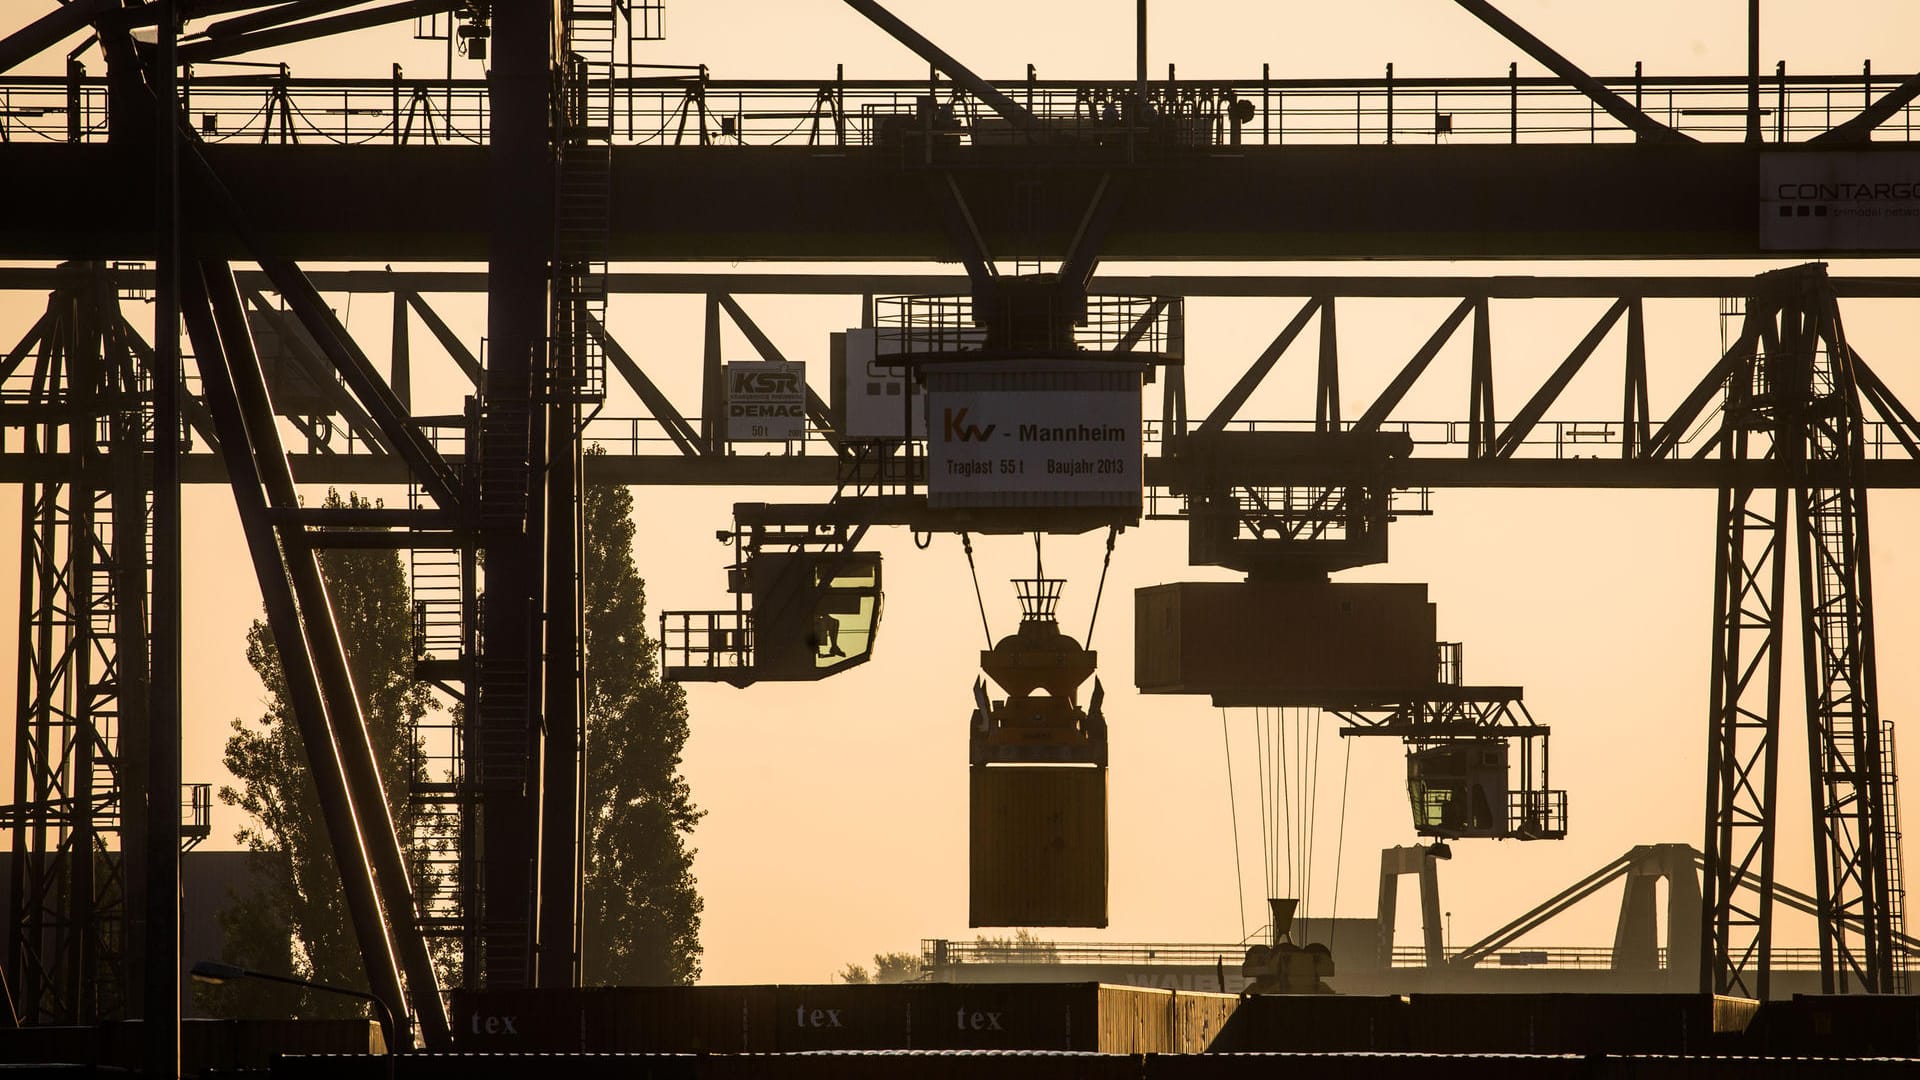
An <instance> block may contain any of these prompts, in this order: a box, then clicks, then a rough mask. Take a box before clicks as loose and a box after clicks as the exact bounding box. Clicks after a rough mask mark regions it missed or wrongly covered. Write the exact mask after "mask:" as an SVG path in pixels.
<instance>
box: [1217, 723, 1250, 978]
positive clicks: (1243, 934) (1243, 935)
mask: <svg viewBox="0 0 1920 1080" xmlns="http://www.w3.org/2000/svg"><path fill="white" fill-rule="evenodd" d="M1220 743H1221V745H1222V746H1223V747H1225V749H1226V755H1227V811H1228V813H1229V815H1230V816H1231V818H1232V821H1233V885H1234V897H1235V898H1236V899H1238V900H1239V901H1240V941H1241V943H1242V944H1245V942H1246V940H1247V881H1246V878H1245V877H1244V876H1243V875H1242V874H1241V872H1240V803H1239V801H1238V800H1236V799H1235V798H1234V795H1233V739H1232V737H1231V736H1229V735H1228V734H1227V710H1225V709H1221V710H1220Z"/></svg>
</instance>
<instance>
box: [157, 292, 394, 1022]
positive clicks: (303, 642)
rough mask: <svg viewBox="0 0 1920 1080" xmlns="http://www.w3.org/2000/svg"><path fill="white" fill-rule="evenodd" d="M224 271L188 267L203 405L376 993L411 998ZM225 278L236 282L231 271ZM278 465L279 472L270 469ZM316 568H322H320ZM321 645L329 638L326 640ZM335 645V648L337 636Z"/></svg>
mask: <svg viewBox="0 0 1920 1080" xmlns="http://www.w3.org/2000/svg"><path fill="white" fill-rule="evenodd" d="M224 272H225V267H224V265H220V264H205V265H204V266H203V267H202V268H200V269H199V270H197V271H196V272H195V273H193V274H191V275H183V277H184V278H185V280H184V282H183V285H184V288H183V298H184V300H185V303H184V304H183V305H182V311H183V314H184V316H185V318H186V321H187V329H188V331H189V333H191V334H192V336H193V341H194V352H195V353H196V354H197V356H198V358H199V364H200V375H201V380H202V385H203V386H204V387H205V392H206V398H207V405H208V407H209V408H210V409H211V410H212V412H213V415H214V420H215V422H216V423H217V424H218V425H219V429H220V442H221V448H222V453H223V454H224V456H225V457H226V463H227V472H228V476H229V478H230V480H231V482H232V486H233V495H234V503H235V506H236V508H237V509H238V511H239V515H240V524H241V528H242V530H243V531H244V532H245V533H246V537H247V548H248V550H249V551H250V552H251V554H252V557H253V564H254V571H255V574H256V576H257V577H258V578H259V581H260V594H261V601H262V603H263V605H264V606H265V608H266V612H267V626H268V629H269V631H270V632H271V633H272V635H273V641H274V645H275V646H276V648H277V649H278V651H279V655H280V668H281V673H282V675H283V677H284V679H285V683H286V689H287V697H288V701H289V703H290V704H291V706H292V710H291V711H292V713H293V717H294V721H295V723H296V724H297V725H298V727H299V729H300V737H301V741H302V742H303V743H305V745H306V750H307V762H308V766H309V770H310V773H311V775H312V777H313V781H314V788H315V790H316V793H317V794H318V796H319V803H320V812H321V817H322V819H323V821H324V822H325V824H326V833H327V839H328V842H329V843H330V845H331V846H332V849H333V856H334V864H335V866H337V867H338V869H339V871H340V881H341V885H342V888H343V892H344V895H345V899H346V904H347V913H348V918H349V919H350V920H351V921H352V924H353V932H354V936H355V939H356V940H357V941H358V943H359V946H360V954H361V958H362V961H363V962H364V964H365V966H366V973H367V983H368V986H369V988H370V989H371V991H372V992H373V994H374V995H375V996H377V997H379V998H380V999H381V1000H383V1001H385V1002H387V1003H388V1004H389V1005H390V1006H392V1007H394V1008H396V1009H397V1008H400V1007H402V1006H403V1005H404V1003H405V1001H406V997H405V994H404V991H403V990H402V986H401V980H400V965H399V960H398V959H397V957H396V956H395V953H394V949H393V942H392V939H391V937H390V936H389V934H388V927H387V920H386V914H385V913H383V912H382V910H381V905H380V899H379V894H378V891H377V889H376V886H375V884H374V874H373V864H372V861H371V860H370V859H369V857H368V853H367V835H366V830H367V829H368V828H370V827H371V826H372V824H373V823H371V822H365V821H362V820H361V819H360V817H359V816H358V815H357V814H356V813H355V808H354V800H353V796H352V789H351V786H350V785H349V783H348V780H347V774H346V771H345V769H344V767H343V765H342V761H341V748H340V746H339V744H338V741H337V740H336V739H335V737H334V731H333V726H332V725H331V724H330V723H329V722H328V718H327V707H328V703H327V701H326V698H325V696H324V695H323V693H322V688H321V679H320V676H319V674H318V671H317V665H316V660H315V655H314V654H315V645H316V642H315V641H314V640H312V639H310V638H309V634H308V629H309V623H308V622H307V621H305V620H303V615H305V616H306V617H307V619H310V620H313V621H314V622H318V621H320V620H325V626H326V628H327V629H329V630H331V629H332V616H331V613H330V612H329V611H328V610H327V609H326V607H325V605H324V601H323V604H322V607H321V609H320V611H319V612H317V613H316V612H314V611H312V610H308V611H306V612H303V611H302V610H301V605H300V604H299V602H298V601H297V599H296V595H297V589H296V585H295V565H294V564H295V563H296V562H298V561H300V560H302V559H304V560H305V561H306V563H307V564H308V565H309V566H312V565H313V554H312V552H311V551H310V550H296V549H295V545H291V544H289V545H287V546H286V547H285V548H283V547H282V545H281V543H280V538H279V537H277V536H276V535H275V530H274V527H273V525H272V517H271V515H270V513H269V506H268V502H269V495H268V491H269V489H270V488H273V487H279V488H282V489H284V490H290V489H291V487H292V479H291V476H290V474H287V473H286V459H285V457H284V455H281V454H279V453H278V441H277V440H278V435H277V433H275V432H274V431H273V428H272V425H273V424H274V422H275V421H274V418H273V416H272V413H271V411H270V409H268V408H266V392H265V385H264V381H263V380H262V378H261V375H260V369H259V365H258V361H257V359H256V358H255V357H254V354H253V350H252V344H251V341H250V340H249V339H247V337H246V335H245V332H244V319H242V320H240V326H239V333H238V334H233V333H230V332H231V331H233V330H234V329H235V327H234V325H233V323H232V322H231V321H230V320H219V319H216V317H215V314H214V308H213V304H212V303H211V297H210V295H209V294H210V292H211V291H212V290H211V289H210V288H209V286H208V283H207V280H206V278H207V276H208V275H209V274H211V275H213V276H218V275H220V274H222V273H224ZM227 284H228V285H229V287H230V285H231V279H229V280H228V282H227ZM274 472H278V473H279V474H280V475H279V476H274V475H273V473H274ZM315 574H316V576H317V567H316V568H315ZM320 644H322V647H324V643H320ZM334 647H335V648H337V647H338V642H337V639H336V640H335V642H334Z"/></svg>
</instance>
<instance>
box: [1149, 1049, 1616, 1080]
mask: <svg viewBox="0 0 1920 1080" xmlns="http://www.w3.org/2000/svg"><path fill="white" fill-rule="evenodd" d="M1613 1064H1614V1063H1613V1062H1611V1061H1608V1062H1606V1063H1605V1065H1604V1066H1603V1067H1601V1068H1596V1067H1595V1063H1594V1062H1593V1061H1590V1060H1589V1059H1588V1058H1586V1057H1583V1056H1579V1055H1544V1054H1525V1055H1522V1054H1500V1055H1485V1054H1449V1055H1438V1054H1366V1053H1352V1054H1309V1053H1293V1054H1287V1053H1275V1054H1195V1055H1150V1056H1148V1057H1147V1058H1145V1059H1144V1060H1143V1062H1142V1067H1141V1073H1140V1074H1141V1077H1142V1080H1240V1078H1242V1077H1244V1078H1247V1080H1284V1078H1289V1077H1302V1078H1310V1080H1400V1078H1403V1077H1404V1078H1406V1080H1452V1078H1455V1077H1457V1078H1459V1080H1510V1078H1511V1080H1560V1078H1563V1077H1564V1078H1565V1080H1600V1078H1605V1080H1626V1078H1628V1077H1631V1076H1633V1075H1634V1074H1633V1073H1632V1072H1628V1071H1616V1070H1614V1069H1612V1068H1611V1066H1613Z"/></svg>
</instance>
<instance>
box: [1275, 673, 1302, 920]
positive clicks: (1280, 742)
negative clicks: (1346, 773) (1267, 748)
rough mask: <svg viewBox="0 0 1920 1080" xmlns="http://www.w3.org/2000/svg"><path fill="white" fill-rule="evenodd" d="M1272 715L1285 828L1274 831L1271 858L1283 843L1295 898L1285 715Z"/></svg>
mask: <svg viewBox="0 0 1920 1080" xmlns="http://www.w3.org/2000/svg"><path fill="white" fill-rule="evenodd" d="M1273 713H1274V716H1273V719H1272V721H1271V722H1272V723H1273V724H1274V729H1275V730H1274V731H1273V733H1272V734H1273V737H1272V739H1271V742H1272V744H1273V745H1274V746H1275V747H1276V756H1275V759H1274V773H1275V774H1276V775H1277V776H1278V777H1279V778H1280V801H1279V803H1278V804H1276V805H1277V806H1278V807H1279V810H1280V814H1281V819H1280V820H1281V823H1282V824H1283V825H1284V826H1285V832H1284V833H1279V831H1278V830H1276V833H1278V835H1276V836H1275V837H1274V849H1273V857H1274V859H1275V860H1278V859H1279V858H1280V857H1281V855H1280V847H1281V844H1282V843H1285V845H1286V847H1287V853H1286V864H1285V865H1286V868H1287V892H1289V893H1291V894H1293V895H1294V896H1295V897H1297V896H1298V895H1299V894H1298V893H1295V892H1294V888H1293V850H1292V849H1293V843H1292V837H1291V836H1290V835H1287V834H1290V833H1292V831H1293V785H1291V784H1289V783H1288V782H1287V779H1288V777H1287V772H1288V770H1289V768H1290V765H1289V764H1288V762H1287V714H1286V710H1284V709H1274V710H1273Z"/></svg>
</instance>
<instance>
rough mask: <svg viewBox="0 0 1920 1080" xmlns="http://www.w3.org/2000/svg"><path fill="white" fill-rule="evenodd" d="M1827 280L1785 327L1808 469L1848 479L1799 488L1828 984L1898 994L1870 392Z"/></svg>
mask: <svg viewBox="0 0 1920 1080" xmlns="http://www.w3.org/2000/svg"><path fill="white" fill-rule="evenodd" d="M1823 285H1824V280H1823V279H1821V278H1818V277H1815V276H1812V275H1804V276H1802V277H1799V278H1795V279H1791V281H1790V287H1791V288H1793V290H1794V291H1793V293H1792V294H1790V296H1789V298H1787V299H1785V300H1784V301H1783V303H1782V310H1781V312H1780V331H1779V337H1780V342H1781V346H1782V348H1783V351H1784V353H1785V357H1786V359H1787V360H1788V365H1786V366H1788V368H1789V370H1791V371H1793V372H1794V374H1795V382H1794V387H1795V390H1796V391H1798V392H1799V393H1802V394H1804V398H1805V400H1804V405H1803V410H1804V411H1803V413H1802V416H1801V419H1800V423H1799V424H1798V425H1796V427H1797V428H1798V429H1799V430H1796V431H1795V432H1794V437H1795V438H1796V439H1800V440H1802V441H1803V447H1804V448H1803V450H1802V454H1803V455H1804V459H1805V461H1806V463H1807V464H1808V465H1809V466H1828V467H1829V469H1830V471H1829V472H1827V473H1826V475H1829V476H1833V475H1836V474H1837V475H1838V476H1839V477H1840V478H1841V479H1840V480H1839V482H1837V483H1836V482H1828V483H1825V484H1813V483H1803V484H1802V485H1801V486H1800V488H1799V489H1798V490H1797V491H1796V492H1795V504H1796V507H1797V509H1798V512H1799V520H1800V530H1799V533H1800V606H1801V618H1802V630H1801V642H1802V646H1803V653H1804V662H1805V685H1806V693H1807V738H1808V747H1809V749H1808V765H1809V769H1810V773H1811V775H1810V780H1811V785H1812V787H1811V791H1812V796H1813V826H1814V846H1815V852H1814V858H1815V862H1816V863H1817V864H1819V865H1820V870H1819V872H1817V873H1816V875H1815V881H1816V883H1818V884H1819V885H1820V886H1821V887H1820V888H1819V889H1817V890H1816V893H1815V895H1816V898H1817V900H1818V902H1819V905H1820V916H1819V923H1820V957H1821V965H1820V969H1821V988H1822V990H1823V991H1824V992H1826V993H1830V994H1831V993H1847V992H1849V991H1850V990H1854V989H1860V990H1865V991H1867V992H1869V993H1883V994H1884V993H1900V992H1903V991H1904V989H1905V983H1906V971H1905V964H1904V954H1903V953H1902V952H1901V950H1899V949H1898V948H1897V946H1896V945H1895V940H1896V935H1899V934H1902V933H1904V932H1905V926H1904V922H1903V918H1902V908H1903V903H1902V901H1903V899H1904V896H1903V892H1902V888H1901V882H1900V865H1899V856H1900V831H1899V830H1900V826H1899V808H1898V805H1897V803H1896V799H1895V788H1894V780H1893V778H1894V775H1895V772H1894V759H1893V727H1892V725H1891V724H1890V723H1888V722H1887V721H1886V720H1885V719H1884V718H1883V717H1882V716H1881V714H1880V709H1879V693H1878V686H1877V679H1876V671H1875V655H1874V634H1873V584H1872V582H1873V578H1872V568H1871V563H1870V559H1869V551H1870V549H1869V544H1868V528H1867V497H1866V491H1865V489H1864V488H1862V487H1861V486H1860V485H1859V483H1858V481H1857V479H1856V478H1855V475H1854V466H1856V465H1857V463H1858V462H1859V461H1860V459H1861V452H1862V448H1861V444H1860V437H1859V432H1860V425H1861V415H1860V398H1859V393H1858V390H1857V388H1856V386H1855V381H1854V372H1853V365H1852V363H1851V353H1850V351H1849V350H1848V347H1847V343H1846V336H1845V333H1844V331H1843V330H1842V328H1841V324H1840V316H1839V310H1838V307H1837V306H1836V304H1835V303H1834V299H1833V295H1832V293H1831V290H1829V289H1825V288H1823V287H1822V286H1823ZM1802 432H1804V434H1802Z"/></svg>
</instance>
